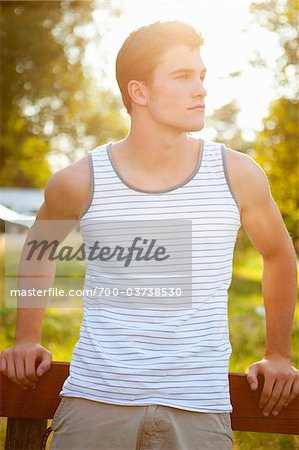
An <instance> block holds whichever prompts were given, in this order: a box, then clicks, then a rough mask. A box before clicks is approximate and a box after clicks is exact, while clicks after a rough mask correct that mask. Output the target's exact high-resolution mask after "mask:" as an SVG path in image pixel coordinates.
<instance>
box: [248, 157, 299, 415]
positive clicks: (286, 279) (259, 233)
mask: <svg viewBox="0 0 299 450" xmlns="http://www.w3.org/2000/svg"><path fill="white" fill-rule="evenodd" d="M240 157H241V159H240V160H239V170H240V174H241V175H242V183H243V188H241V189H240V190H239V193H240V200H241V202H240V203H241V222H242V226H243V228H244V230H245V232H246V233H247V235H248V237H249V239H250V240H251V242H252V243H253V245H254V246H255V248H256V249H257V250H258V251H259V253H260V254H261V256H262V258H263V278H262V292H263V299H264V303H265V312H266V344H265V355H264V358H263V359H262V360H261V361H258V362H257V363H254V364H252V365H251V366H250V367H249V371H248V382H249V383H250V385H251V388H252V389H256V388H257V374H258V373H261V374H263V375H264V377H265V383H264V388H263V392H262V396H261V399H260V405H261V407H264V413H265V415H267V414H269V413H270V412H271V410H272V412H273V413H274V412H277V413H278V412H279V411H280V409H281V408H282V407H283V405H285V404H288V403H289V402H290V401H292V400H293V399H294V398H295V397H296V396H297V395H298V393H299V375H298V371H297V370H296V369H295V368H294V367H292V366H291V365H290V358H291V336H292V323H293V317H294V311H295V306H296V291H297V266H296V254H295V250H294V247H293V244H292V240H291V238H290V236H289V233H288V231H287V229H286V227H285V224H284V222H283V219H282V216H281V213H280V211H279V209H278V207H277V205H276V203H275V202H274V200H273V197H272V195H271V191H270V187H269V182H268V179H267V177H266V175H265V173H264V171H263V170H262V168H261V167H260V166H259V165H258V164H257V163H256V162H255V161H253V160H252V159H251V158H249V157H247V156H246V155H240V156H239V158H240Z"/></svg>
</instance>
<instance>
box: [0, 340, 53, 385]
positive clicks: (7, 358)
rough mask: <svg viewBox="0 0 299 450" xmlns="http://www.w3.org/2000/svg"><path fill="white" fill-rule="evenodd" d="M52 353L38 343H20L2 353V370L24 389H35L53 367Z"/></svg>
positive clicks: (0, 356)
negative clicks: (40, 379)
mask: <svg viewBox="0 0 299 450" xmlns="http://www.w3.org/2000/svg"><path fill="white" fill-rule="evenodd" d="M51 361H52V355H51V353H50V352H49V351H48V350H46V349H45V348H44V347H42V346H41V345H40V344H37V343H29V342H24V343H18V344H15V345H14V346H13V347H10V348H8V349H6V350H3V351H2V352H1V353H0V372H1V373H3V374H4V375H6V376H7V377H8V378H9V379H10V380H11V381H12V382H13V383H15V384H17V385H18V386H19V387H20V388H22V389H24V390H25V389H28V388H30V389H34V388H35V387H36V383H37V382H38V380H39V378H40V377H41V376H42V375H43V374H44V373H45V372H47V370H49V369H50V367H51Z"/></svg>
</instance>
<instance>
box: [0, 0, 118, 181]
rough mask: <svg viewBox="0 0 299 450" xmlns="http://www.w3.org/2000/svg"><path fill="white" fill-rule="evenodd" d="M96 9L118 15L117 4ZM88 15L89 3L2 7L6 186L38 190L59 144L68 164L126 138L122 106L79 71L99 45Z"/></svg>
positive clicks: (90, 11)
mask: <svg viewBox="0 0 299 450" xmlns="http://www.w3.org/2000/svg"><path fill="white" fill-rule="evenodd" d="M96 5H97V6H99V7H100V8H102V9H106V10H107V11H108V12H109V13H110V14H112V15H119V14H120V10H119V7H118V4H115V2H111V1H110V2H101V3H100V4H98V3H97V4H96ZM94 7H95V4H94V2H91V1H89V2H86V1H43V2H22V1H13V2H10V1H2V2H1V64H2V73H1V80H0V81H1V116H2V117H1V122H2V127H1V135H0V144H1V149H2V168H1V173H0V175H1V177H2V180H3V184H4V185H6V186H23V187H29V186H35V187H42V186H43V185H44V183H45V181H46V180H47V178H48V177H49V174H50V165H49V161H48V156H49V155H53V154H55V152H61V149H62V148H63V146H62V144H63V145H64V148H65V150H64V151H65V155H66V157H67V159H68V160H69V161H71V160H73V159H75V158H76V157H78V156H82V154H83V149H86V148H87V147H90V146H93V145H95V144H97V143H101V142H102V141H103V140H105V139H106V138H107V135H108V136H109V137H112V136H113V137H119V136H122V134H123V132H124V129H125V127H126V124H125V121H124V119H123V118H122V116H121V115H120V114H117V113H118V112H119V110H120V101H119V100H118V99H116V98H115V97H114V96H113V95H112V94H110V93H109V92H107V91H106V90H105V89H103V88H101V87H99V86H97V85H96V83H95V80H94V79H93V78H92V76H91V74H90V73H89V71H88V69H87V67H85V66H84V55H85V48H86V46H87V45H88V43H89V41H90V40H91V39H98V41H100V38H101V34H100V33H99V32H98V31H97V29H96V28H95V26H94V21H93V20H92V19H93V16H92V14H93V12H94ZM86 30H88V33H87V32H86ZM104 32H105V29H104V27H103V30H101V33H104ZM88 36H91V37H88Z"/></svg>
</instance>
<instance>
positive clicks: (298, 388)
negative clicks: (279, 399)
mask: <svg viewBox="0 0 299 450" xmlns="http://www.w3.org/2000/svg"><path fill="white" fill-rule="evenodd" d="M298 395H299V372H298V373H297V374H296V378H295V380H294V382H293V384H292V391H291V394H290V397H289V399H288V400H287V401H286V403H287V405H288V404H289V403H291V402H292V401H293V400H295V398H296V397H298Z"/></svg>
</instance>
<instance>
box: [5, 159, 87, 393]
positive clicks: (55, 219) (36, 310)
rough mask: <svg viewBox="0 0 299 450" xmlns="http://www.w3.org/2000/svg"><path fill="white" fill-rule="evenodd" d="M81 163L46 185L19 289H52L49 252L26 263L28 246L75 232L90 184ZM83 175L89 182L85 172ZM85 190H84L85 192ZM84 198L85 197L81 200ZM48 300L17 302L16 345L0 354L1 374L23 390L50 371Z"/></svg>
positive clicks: (52, 264)
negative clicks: (45, 338)
mask: <svg viewBox="0 0 299 450" xmlns="http://www.w3.org/2000/svg"><path fill="white" fill-rule="evenodd" d="M82 161H83V162H82ZM82 161H81V163H80V162H79V163H77V165H76V166H75V169H74V166H70V167H69V168H67V169H64V170H63V171H60V172H58V173H57V174H55V175H54V176H53V177H52V178H51V179H50V180H49V181H48V183H47V186H46V189H45V201H44V203H43V205H42V206H41V208H40V210H39V211H38V214H37V218H36V221H35V223H34V225H33V227H32V228H31V229H30V230H29V232H28V236H27V239H26V241H25V244H24V247H23V250H22V255H21V261H20V271H19V280H18V288H19V289H22V290H26V289H32V288H35V289H45V290H46V289H48V288H49V287H51V286H52V285H53V281H54V278H55V269H56V264H55V261H51V260H50V259H49V258H48V253H49V252H45V253H44V256H43V258H42V260H40V261H38V260H37V259H36V256H35V257H31V258H30V260H27V259H26V256H28V246H27V242H28V241H30V240H32V239H36V240H37V241H41V240H44V239H45V240H47V241H49V242H51V241H52V240H55V239H57V240H58V241H59V242H62V241H63V239H64V238H65V236H66V235H67V234H68V233H69V232H70V231H71V230H72V229H73V228H74V226H75V224H76V220H77V219H78V217H79V215H80V213H81V210H83V208H84V206H85V204H84V203H85V198H86V196H87V195H88V189H89V184H88V183H85V184H84V179H83V180H82V170H84V168H86V165H85V164H84V163H85V161H84V160H82ZM79 170H80V173H81V183H80V187H81V189H80V194H78V192H77V190H78V176H79V174H78V173H77V172H78V171H79ZM83 173H84V172H83ZM85 173H86V176H87V181H88V170H87V172H85ZM84 187H86V189H87V190H86V191H85V190H84ZM84 194H86V195H85V196H84ZM80 199H81V201H80ZM47 300H48V299H47V297H46V296H44V297H36V298H35V299H34V298H32V297H28V298H27V297H22V298H18V308H17V321H16V332H15V344H14V346H13V347H11V348H9V349H6V350H3V351H2V352H1V356H0V371H1V372H2V373H4V374H5V375H6V376H8V378H10V380H11V381H13V382H14V383H16V384H17V385H19V386H20V387H23V389H26V388H28V387H35V383H36V382H37V381H38V379H39V377H41V376H42V375H43V374H44V373H45V372H46V371H47V370H48V369H49V368H50V364H51V360H52V356H51V353H50V352H49V351H48V350H46V349H45V348H44V347H42V346H41V345H40V342H41V331H42V320H43V317H44V312H45V307H46V304H47ZM28 301H31V303H29V307H27V305H28V303H26V302H28ZM32 302H33V305H32ZM34 302H36V304H34ZM37 302H38V303H37Z"/></svg>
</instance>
